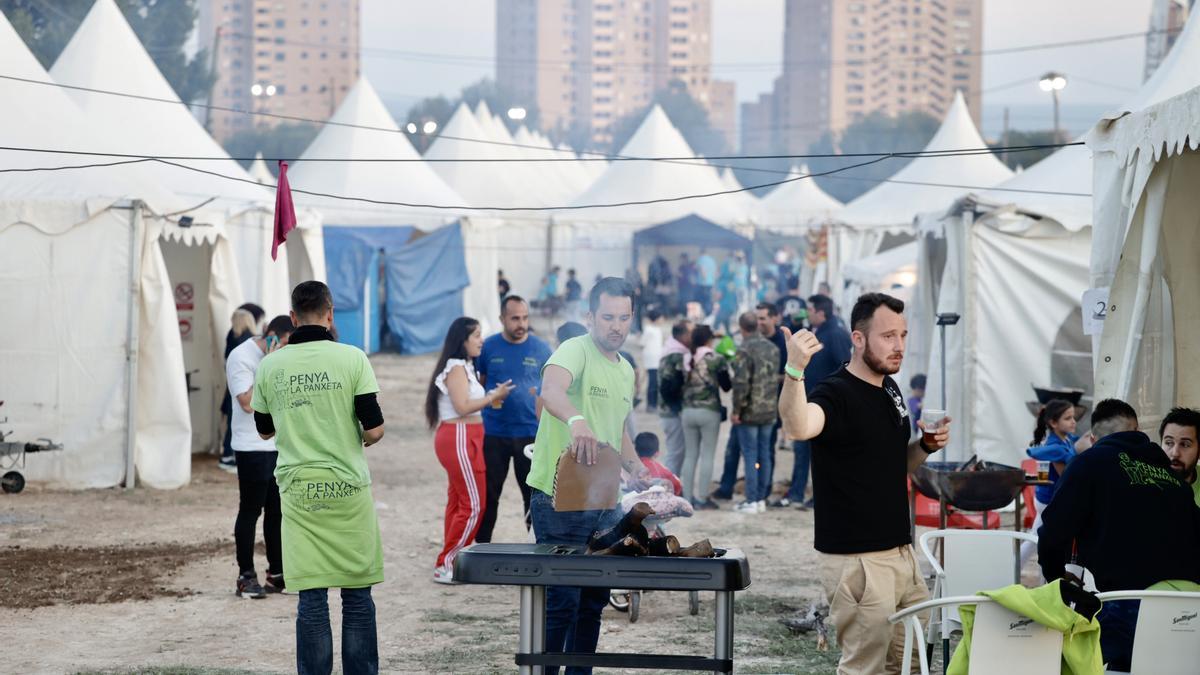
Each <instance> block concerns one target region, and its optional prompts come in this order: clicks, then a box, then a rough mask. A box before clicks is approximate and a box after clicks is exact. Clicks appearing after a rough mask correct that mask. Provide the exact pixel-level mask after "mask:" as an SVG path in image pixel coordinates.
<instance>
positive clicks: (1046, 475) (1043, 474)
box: [1037, 461, 1050, 481]
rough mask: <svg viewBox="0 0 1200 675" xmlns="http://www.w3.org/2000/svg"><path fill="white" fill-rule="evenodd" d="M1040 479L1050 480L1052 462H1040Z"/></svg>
mask: <svg viewBox="0 0 1200 675" xmlns="http://www.w3.org/2000/svg"><path fill="white" fill-rule="evenodd" d="M1037 478H1038V480H1041V481H1046V480H1050V462H1041V461H1039V462H1038V476H1037Z"/></svg>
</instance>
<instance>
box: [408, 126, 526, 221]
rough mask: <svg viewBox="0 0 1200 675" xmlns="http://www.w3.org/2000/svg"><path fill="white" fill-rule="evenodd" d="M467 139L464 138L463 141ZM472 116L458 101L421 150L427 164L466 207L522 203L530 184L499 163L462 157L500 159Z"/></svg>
mask: <svg viewBox="0 0 1200 675" xmlns="http://www.w3.org/2000/svg"><path fill="white" fill-rule="evenodd" d="M463 139H467V140H463ZM492 140H493V139H492V136H491V134H490V133H489V131H487V130H485V129H484V128H483V127H482V126H480V124H479V120H478V119H476V117H475V113H473V112H471V109H470V108H469V107H468V106H467V104H466V103H461V104H459V106H458V108H457V109H456V110H455V111H454V114H453V115H451V116H450V119H449V121H447V122H446V125H445V126H444V127H442V130H441V133H440V134H439V135H438V137H437V138H435V139H434V140H433V143H432V144H431V145H430V146H429V149H427V150H426V151H425V159H427V160H437V161H436V162H433V163H432V164H431V166H432V168H433V170H434V172H436V173H437V174H438V175H439V176H441V177H442V180H444V181H445V182H446V184H447V185H449V186H450V187H451V188H453V189H454V191H455V192H457V193H458V194H460V195H462V196H463V197H464V198H465V199H466V200H467V203H468V204H469V205H470V206H476V207H483V206H500V207H503V206H523V205H525V204H526V203H527V202H528V200H529V199H530V197H528V193H530V192H531V191H532V190H531V189H530V188H531V186H529V185H525V184H522V183H521V182H520V181H519V180H517V178H516V176H514V175H513V174H511V173H509V172H508V171H507V166H506V163H502V162H465V161H457V160H463V159H503V158H504V156H505V155H504V154H503V153H502V152H500V151H499V150H498V148H499V147H500V146H497V145H494V144H493V143H492Z"/></svg>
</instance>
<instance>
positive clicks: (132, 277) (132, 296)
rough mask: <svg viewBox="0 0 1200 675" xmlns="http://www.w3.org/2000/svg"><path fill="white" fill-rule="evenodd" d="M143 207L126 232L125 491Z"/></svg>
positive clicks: (133, 444)
mask: <svg viewBox="0 0 1200 675" xmlns="http://www.w3.org/2000/svg"><path fill="white" fill-rule="evenodd" d="M142 208H143V204H142V202H140V201H134V202H133V207H132V211H131V223H130V228H129V293H128V294H127V295H126V303H127V304H126V317H127V319H126V321H127V323H126V325H125V332H126V333H125V365H126V378H127V381H126V401H127V402H126V405H125V489H126V490H132V489H133V488H134V487H136V480H137V471H136V470H135V466H134V459H135V455H136V452H135V451H136V448H137V393H138V392H137V378H138V346H139V340H138V337H139V336H138V331H139V325H140V323H141V286H142V284H141V278H142V250H141V249H142V243H143V242H142V239H143V238H144V237H143V234H142V232H143V223H142Z"/></svg>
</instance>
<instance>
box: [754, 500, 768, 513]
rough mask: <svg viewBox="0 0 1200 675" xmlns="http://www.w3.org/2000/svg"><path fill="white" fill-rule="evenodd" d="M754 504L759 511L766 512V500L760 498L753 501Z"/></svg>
mask: <svg viewBox="0 0 1200 675" xmlns="http://www.w3.org/2000/svg"><path fill="white" fill-rule="evenodd" d="M754 506H755V508H756V510H757V511H758V512H759V513H766V512H767V502H766V500H765V499H760V500H758V501H756V502H754Z"/></svg>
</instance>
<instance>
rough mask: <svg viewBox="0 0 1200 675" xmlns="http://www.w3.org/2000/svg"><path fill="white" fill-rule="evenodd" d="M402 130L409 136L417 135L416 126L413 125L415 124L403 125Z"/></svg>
mask: <svg viewBox="0 0 1200 675" xmlns="http://www.w3.org/2000/svg"><path fill="white" fill-rule="evenodd" d="M404 128H405V130H407V131H408V133H410V134H415V133H417V125H416V123H415V122H409V123H408V124H406V125H404Z"/></svg>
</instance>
